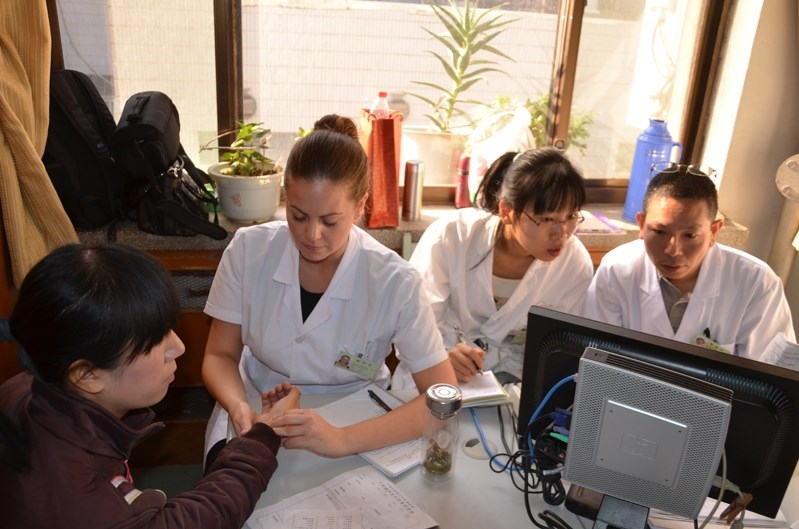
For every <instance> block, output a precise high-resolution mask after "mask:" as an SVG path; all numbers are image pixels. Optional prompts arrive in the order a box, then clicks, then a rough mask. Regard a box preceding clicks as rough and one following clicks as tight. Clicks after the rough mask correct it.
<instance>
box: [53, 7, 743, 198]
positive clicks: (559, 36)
mask: <svg viewBox="0 0 799 529" xmlns="http://www.w3.org/2000/svg"><path fill="white" fill-rule="evenodd" d="M732 2H733V0H704V2H703V11H702V14H701V16H700V22H699V30H698V35H697V39H696V44H695V47H694V53H693V57H694V64H693V68H692V70H691V73H690V75H689V80H688V90H687V95H686V107H687V108H686V109H685V119H684V121H683V124H682V126H681V128H680V136H679V137H680V138H682V145H683V154H682V157H683V159H684V160H685V163H698V160H701V156H702V154H703V145H704V142H705V139H706V135H707V128H708V123H709V110H710V106H711V103H712V96H713V92H714V87H715V84H716V81H717V78H718V73H719V66H720V63H721V49H722V44H723V39H724V35H725V33H726V31H727V29H728V26H729V21H730V17H731V8H732ZM46 4H47V10H48V16H49V22H50V30H51V46H52V55H51V69H52V70H56V69H63V67H64V58H63V50H62V47H61V34H60V29H59V24H58V14H57V6H56V0H46ZM585 7H586V2H585V0H561V1H560V3H559V6H558V29H557V33H556V46H555V57H554V60H553V69H552V76H551V94H552V97H550V108H549V113H548V140H549V141H548V145H554V146H556V147H557V146H563V145H564V144H565V139H566V135H567V133H568V123H569V115H570V111H571V103H572V94H573V92H574V86H575V72H576V69H577V58H578V57H577V55H578V49H579V45H580V31H581V29H582V21H583V14H584V11H585ZM214 39H215V42H214V47H215V50H216V57H215V62H216V95H217V128H218V132H219V133H221V132H223V131H226V130H231V129H232V128H234V127H235V124H236V121H239V120H241V119H242V118H241V116H243V114H244V84H243V76H244V75H243V64H242V55H243V50H242V46H243V44H242V2H241V0H214ZM226 142H227V144H229V142H230V139H229V138H223V139H221V140H220V143H221V144H223V145H224V144H226ZM627 183H628V181H627V179H623V178H605V179H602V178H597V179H587V180H586V192H587V198H588V201H589V202H591V203H623V202H624V198H625V195H626V193H627ZM454 196H455V186H454V184H453V185H451V186H426V187H425V189H424V195H423V200H424V202H425V203H449V202H452V201H453V199H454Z"/></svg>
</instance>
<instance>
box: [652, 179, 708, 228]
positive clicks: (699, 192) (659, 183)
mask: <svg viewBox="0 0 799 529" xmlns="http://www.w3.org/2000/svg"><path fill="white" fill-rule="evenodd" d="M656 196H662V197H668V198H673V199H675V200H701V201H703V202H705V203H706V204H707V209H708V215H709V217H710V221H711V222H713V221H714V220H715V219H716V214H717V213H718V210H719V196H718V191H716V185H715V184H714V183H713V180H711V179H710V177H709V176H704V175H698V174H693V173H688V172H685V171H676V172H666V173H658V174H656V175H655V176H654V177H653V178H652V180H651V181H650V182H649V185H648V186H647V188H646V193H645V194H644V216H646V211H647V209H648V208H649V201H650V200H651V199H652V198H653V197H656Z"/></svg>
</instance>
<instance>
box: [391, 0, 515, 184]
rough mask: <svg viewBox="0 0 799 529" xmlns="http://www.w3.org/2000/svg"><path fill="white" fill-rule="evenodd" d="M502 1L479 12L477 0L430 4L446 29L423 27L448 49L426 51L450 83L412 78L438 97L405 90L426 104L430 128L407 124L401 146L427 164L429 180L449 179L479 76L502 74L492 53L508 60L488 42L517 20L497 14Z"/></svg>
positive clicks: (467, 124) (468, 122) (468, 124)
mask: <svg viewBox="0 0 799 529" xmlns="http://www.w3.org/2000/svg"><path fill="white" fill-rule="evenodd" d="M504 5H505V4H500V5H496V6H493V7H490V8H488V9H485V10H479V9H478V1H477V0H465V1H464V3H463V7H462V8H461V7H458V5H457V4H456V3H455V1H454V0H449V6H445V7H442V6H438V5H435V4H431V8H432V10H433V13H434V14H435V15H436V17H437V18H438V20H439V22H441V24H442V25H443V26H444V31H443V32H441V33H436V32H434V31H432V30H430V29H427V28H422V29H423V30H424V31H426V32H427V33H428V34H430V36H431V37H432V38H434V39H435V40H436V41H438V42H439V43H441V44H442V45H443V46H444V47H445V48H446V53H445V54H442V53H438V52H435V51H430V52H429V53H430V54H431V55H433V57H435V58H436V60H437V61H438V62H439V63H440V64H441V67H442V68H443V70H444V72H445V73H446V75H447V77H448V78H449V80H450V84H449V85H448V86H442V85H440V84H438V83H434V82H428V81H412V82H413V83H415V84H418V85H421V86H426V87H428V88H432V89H433V90H435V91H436V92H437V93H438V94H439V95H438V97H437V98H435V99H432V98H429V97H426V96H424V95H420V94H414V93H410V94H408V95H410V96H412V97H415V98H417V99H419V100H421V101H423V102H425V103H427V104H428V105H429V106H430V112H429V113H427V114H425V116H426V117H427V118H428V119H429V120H430V125H431V127H430V128H429V129H423V130H419V129H412V128H406V129H405V130H404V131H403V132H404V133H405V134H404V138H403V150H404V151H405V153H406V154H407V155H408V156H407V157H408V158H418V159H421V160H423V161H424V162H425V164H426V165H427V169H426V179H427V182H428V183H439V182H438V181H439V180H441V181H442V183H452V177H453V175H454V174H455V170H456V169H457V164H458V159H459V158H460V155H461V153H462V152H463V148H464V145H465V143H466V135H467V134H468V132H469V131H470V130H471V128H472V122H471V118H470V115H469V112H468V111H467V109H468V107H469V106H472V105H474V104H480V102H478V101H474V100H470V99H467V98H466V92H467V91H468V90H469V89H470V88H471V87H472V86H474V85H475V84H476V83H478V82H479V81H481V80H483V79H484V77H483V75H484V74H486V73H488V72H500V73H505V72H503V71H502V70H501V69H500V68H499V67H498V65H499V63H498V62H497V61H496V60H494V59H493V58H492V56H495V57H501V58H504V59H508V60H512V59H510V58H509V57H508V56H507V55H505V54H504V53H503V52H502V51H500V50H498V49H497V48H495V47H494V46H492V45H491V42H492V41H493V40H494V39H495V38H496V37H497V36H499V35H500V34H501V33H502V32H503V31H505V29H506V27H507V25H508V24H510V23H512V22H514V21H515V19H503V15H502V14H498V13H497V10H499V9H500V8H501V7H503V6H504ZM431 177H432V178H431Z"/></svg>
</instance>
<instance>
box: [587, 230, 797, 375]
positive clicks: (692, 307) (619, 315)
mask: <svg viewBox="0 0 799 529" xmlns="http://www.w3.org/2000/svg"><path fill="white" fill-rule="evenodd" d="M582 314H583V315H584V316H585V317H587V318H591V319H595V320H599V321H603V322H605V323H610V324H613V325H617V326H621V327H625V328H628V329H633V330H636V331H642V332H645V333H649V334H654V335H657V336H662V337H664V338H670V339H672V340H677V341H680V342H686V343H693V340H694V338H695V337H696V336H697V335H699V334H702V333H703V332H704V330H705V329H708V330H709V331H710V337H711V338H712V339H713V340H715V341H716V342H717V343H718V344H719V345H721V346H722V347H724V348H725V349H727V350H728V351H729V352H731V353H734V354H736V355H738V356H745V357H748V358H752V359H754V360H759V359H760V358H761V356H762V354H763V351H764V349H765V348H766V346H767V345H768V343H769V342H770V341H771V340H772V338H774V336H776V335H777V333H780V332H783V333H785V335H786V338H787V339H789V340H791V341H796V337H795V335H794V329H793V322H792V320H791V310H790V307H789V306H788V301H787V300H786V299H785V293H784V292H783V288H782V283H781V282H780V279H779V277H777V275H776V274H775V273H774V272H773V271H772V270H771V268H769V267H768V265H767V264H766V263H764V262H763V261H761V260H759V259H757V258H756V257H753V256H751V255H749V254H747V253H744V252H742V251H739V250H736V249H734V248H730V247H728V246H724V245H721V244H716V245H714V246H713V247H711V248H710V250H709V251H708V253H707V255H706V256H705V259H704V261H703V262H702V266H701V268H700V269H699V277H698V278H697V282H696V286H695V287H694V290H693V292H692V293H691V299H690V301H689V302H688V307H687V309H686V311H685V315H684V316H683V319H682V323H681V324H680V327H679V328H678V329H677V332H674V331H673V330H672V328H671V324H670V323H669V318H668V315H667V314H666V307H665V304H664V302H663V295H662V294H661V291H660V281H659V278H658V273H657V269H656V268H655V265H654V264H652V261H650V260H649V257H648V256H647V254H646V248H645V247H644V242H643V241H642V240H637V241H632V242H629V243H627V244H623V245H621V246H619V247H618V248H615V249H613V250H611V251H610V252H608V253H607V254H606V255H605V257H604V258H603V259H602V263H601V264H600V265H599V268H598V269H597V272H596V275H595V276H594V279H593V281H592V282H591V285H590V286H589V288H588V292H587V293H586V298H585V301H584V304H583V307H582Z"/></svg>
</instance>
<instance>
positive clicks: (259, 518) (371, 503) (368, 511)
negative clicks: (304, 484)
mask: <svg viewBox="0 0 799 529" xmlns="http://www.w3.org/2000/svg"><path fill="white" fill-rule="evenodd" d="M347 510H359V511H360V512H361V517H362V522H361V523H362V526H363V529H428V528H430V527H436V526H437V525H438V524H437V523H436V521H435V520H433V518H431V517H430V516H429V515H428V514H427V513H426V512H424V511H423V510H421V509H420V508H419V507H418V506H417V505H416V504H415V503H413V502H412V501H411V500H410V499H408V497H407V496H405V494H403V493H402V492H401V491H400V490H399V489H398V488H397V487H396V486H395V485H394V484H393V483H392V482H391V481H389V480H388V479H386V477H385V476H383V475H382V474H380V473H379V472H378V471H377V470H375V469H374V468H372V467H370V466H365V467H361V468H357V469H355V470H351V471H350V472H346V473H344V474H341V475H340V476H336V477H335V478H333V479H331V480H329V481H327V482H325V483H323V484H322V485H320V486H318V487H314V488H312V489H309V490H306V491H304V492H300V493H299V494H295V495H294V496H292V497H290V498H286V499H285V500H283V501H280V502H278V503H276V504H274V505H271V506H269V507H263V508H261V509H256V510H255V511H254V512H253V513H252V516H251V517H250V519H249V521H248V526H249V527H250V528H251V529H272V528H274V527H285V525H284V524H285V523H286V521H287V520H288V519H289V518H291V517H293V516H294V514H295V513H297V512H300V511H321V512H333V511H347Z"/></svg>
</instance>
